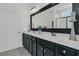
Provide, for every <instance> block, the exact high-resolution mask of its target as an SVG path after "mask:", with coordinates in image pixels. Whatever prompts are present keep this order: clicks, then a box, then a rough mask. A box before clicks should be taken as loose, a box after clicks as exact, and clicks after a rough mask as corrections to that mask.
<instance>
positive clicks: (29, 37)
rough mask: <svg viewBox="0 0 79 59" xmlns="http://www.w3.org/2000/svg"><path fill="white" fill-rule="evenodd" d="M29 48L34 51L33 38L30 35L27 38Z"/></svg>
mask: <svg viewBox="0 0 79 59" xmlns="http://www.w3.org/2000/svg"><path fill="white" fill-rule="evenodd" d="M27 41H28V42H27V50H28V51H29V52H30V53H32V38H31V36H28V39H27Z"/></svg>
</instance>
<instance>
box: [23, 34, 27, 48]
mask: <svg viewBox="0 0 79 59" xmlns="http://www.w3.org/2000/svg"><path fill="white" fill-rule="evenodd" d="M27 45H28V37H27V35H26V34H24V33H23V46H24V47H25V48H26V49H27Z"/></svg>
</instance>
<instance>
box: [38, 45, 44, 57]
mask: <svg viewBox="0 0 79 59" xmlns="http://www.w3.org/2000/svg"><path fill="white" fill-rule="evenodd" d="M37 56H43V46H42V45H40V44H37Z"/></svg>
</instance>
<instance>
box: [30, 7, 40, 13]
mask: <svg viewBox="0 0 79 59" xmlns="http://www.w3.org/2000/svg"><path fill="white" fill-rule="evenodd" d="M37 11H39V9H38V8H36V7H35V6H33V7H32V8H31V11H30V12H31V13H35V12H37Z"/></svg>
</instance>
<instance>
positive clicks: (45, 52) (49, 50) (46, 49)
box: [44, 47, 54, 56]
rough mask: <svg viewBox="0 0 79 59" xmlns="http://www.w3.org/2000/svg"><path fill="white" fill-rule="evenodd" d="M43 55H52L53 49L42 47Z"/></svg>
mask: <svg viewBox="0 0 79 59" xmlns="http://www.w3.org/2000/svg"><path fill="white" fill-rule="evenodd" d="M44 56H54V50H52V49H49V48H47V47H44Z"/></svg>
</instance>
